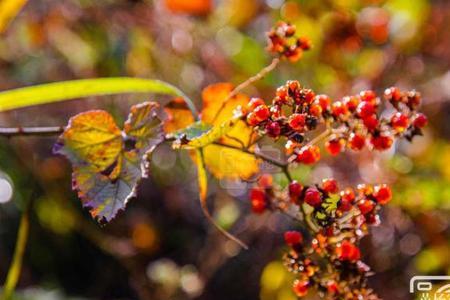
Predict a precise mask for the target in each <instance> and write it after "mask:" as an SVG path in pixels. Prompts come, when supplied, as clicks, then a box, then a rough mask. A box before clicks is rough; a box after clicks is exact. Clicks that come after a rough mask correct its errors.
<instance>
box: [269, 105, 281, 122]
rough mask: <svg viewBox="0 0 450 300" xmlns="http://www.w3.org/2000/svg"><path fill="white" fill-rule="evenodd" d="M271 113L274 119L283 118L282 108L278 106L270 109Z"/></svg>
mask: <svg viewBox="0 0 450 300" xmlns="http://www.w3.org/2000/svg"><path fill="white" fill-rule="evenodd" d="M270 113H271V115H272V119H278V118H279V117H281V115H282V114H281V107H280V106H278V105H274V106H272V107H271V108H270Z"/></svg>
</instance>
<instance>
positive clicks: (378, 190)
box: [250, 174, 392, 299]
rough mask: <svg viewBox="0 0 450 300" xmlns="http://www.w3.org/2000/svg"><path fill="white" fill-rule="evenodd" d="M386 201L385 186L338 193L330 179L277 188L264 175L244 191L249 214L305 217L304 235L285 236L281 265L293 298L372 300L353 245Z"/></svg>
mask: <svg viewBox="0 0 450 300" xmlns="http://www.w3.org/2000/svg"><path fill="white" fill-rule="evenodd" d="M391 198H392V192H391V189H390V188H389V187H388V186H387V185H386V184H379V185H375V186H372V185H367V184H360V185H358V186H357V187H356V189H353V188H351V187H346V188H343V189H340V188H339V186H338V183H337V181H336V180H335V179H333V178H326V179H324V180H322V182H321V183H320V184H315V185H310V186H307V185H305V186H304V185H302V184H301V183H300V182H298V181H296V180H293V181H291V182H290V183H289V185H288V186H287V187H286V188H284V189H283V188H281V187H279V186H276V185H275V184H274V183H273V180H272V177H271V176H270V175H268V174H264V175H262V176H261V177H260V179H259V180H258V182H257V184H256V185H255V187H253V188H252V190H251V192H250V200H251V205H252V210H253V212H255V213H258V214H261V213H263V212H265V211H270V210H272V211H281V212H282V213H285V214H288V215H290V216H291V217H293V218H294V219H296V220H299V221H301V222H302V223H303V221H306V220H305V218H308V222H309V223H306V224H307V225H308V227H306V228H304V232H306V234H307V235H306V236H304V235H303V234H302V233H301V232H299V231H287V232H285V234H284V238H285V243H286V245H288V246H289V250H288V252H287V253H286V254H285V257H284V261H285V265H286V266H287V268H288V270H289V271H290V272H292V273H294V274H296V277H297V279H296V280H295V282H294V284H293V291H294V292H295V294H296V295H297V296H298V297H303V296H305V295H307V294H308V291H310V290H311V289H312V288H314V290H315V291H317V292H318V293H319V295H321V296H322V297H323V298H327V299H360V298H358V297H365V298H362V299H377V297H376V295H375V294H374V293H373V291H372V290H370V289H367V288H366V278H367V276H369V275H370V274H371V273H370V268H369V267H368V266H367V265H366V264H364V263H363V262H362V261H361V251H360V249H359V242H360V240H361V239H362V238H363V237H364V236H366V235H367V234H368V233H369V226H371V225H372V226H376V225H378V224H379V223H380V218H379V215H378V213H379V211H380V209H381V206H383V205H386V204H387V203H389V201H390V200H391ZM305 208H306V210H307V211H308V212H309V213H308V215H307V216H306V215H305V214H304V212H305Z"/></svg>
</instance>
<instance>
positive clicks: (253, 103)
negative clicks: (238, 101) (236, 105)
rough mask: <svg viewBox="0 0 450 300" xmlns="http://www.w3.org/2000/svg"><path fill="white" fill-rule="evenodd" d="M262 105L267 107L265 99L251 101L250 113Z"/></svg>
mask: <svg viewBox="0 0 450 300" xmlns="http://www.w3.org/2000/svg"><path fill="white" fill-rule="evenodd" d="M260 105H265V103H264V100H263V99H261V98H252V99H250V102H248V104H247V107H248V109H249V111H253V110H254V109H255V108H257V107H258V106H260Z"/></svg>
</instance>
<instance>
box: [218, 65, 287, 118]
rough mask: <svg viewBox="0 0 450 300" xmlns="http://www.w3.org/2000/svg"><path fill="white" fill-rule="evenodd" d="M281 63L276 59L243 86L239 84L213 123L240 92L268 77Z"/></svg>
mask: <svg viewBox="0 0 450 300" xmlns="http://www.w3.org/2000/svg"><path fill="white" fill-rule="evenodd" d="M279 62H280V59H279V58H278V57H275V58H274V59H272V62H271V63H270V65H268V66H266V67H264V68H263V69H261V71H259V72H258V73H257V74H256V75H254V76H252V77H250V78H249V79H247V80H246V81H244V82H242V83H241V84H239V85H238V86H237V87H235V88H234V89H233V90H232V91H231V93H230V94H229V95H228V97H227V98H226V99H225V101H223V103H222V105H221V106H220V108H219V110H218V111H217V113H216V115H215V116H214V119H213V122H214V121H215V120H216V119H217V116H218V115H219V114H220V112H221V111H222V109H223V108H224V107H225V104H226V103H227V102H228V101H229V100H230V99H231V98H233V97H234V96H236V95H237V94H238V93H239V92H240V91H242V90H243V89H245V88H246V87H248V86H249V85H251V84H252V83H254V82H256V81H258V80H261V79H262V78H264V76H266V75H267V74H269V73H270V72H272V71H273V70H274V69H275V68H276V67H277V65H278V63H279Z"/></svg>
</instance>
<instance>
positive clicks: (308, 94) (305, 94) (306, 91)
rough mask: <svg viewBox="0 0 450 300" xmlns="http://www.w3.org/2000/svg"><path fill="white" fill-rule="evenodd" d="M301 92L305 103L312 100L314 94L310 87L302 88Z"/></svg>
mask: <svg viewBox="0 0 450 300" xmlns="http://www.w3.org/2000/svg"><path fill="white" fill-rule="evenodd" d="M302 94H303V99H304V101H305V103H306V104H311V103H312V102H313V101H314V97H316V94H315V93H314V92H313V91H312V90H310V89H304V90H303V91H302Z"/></svg>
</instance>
